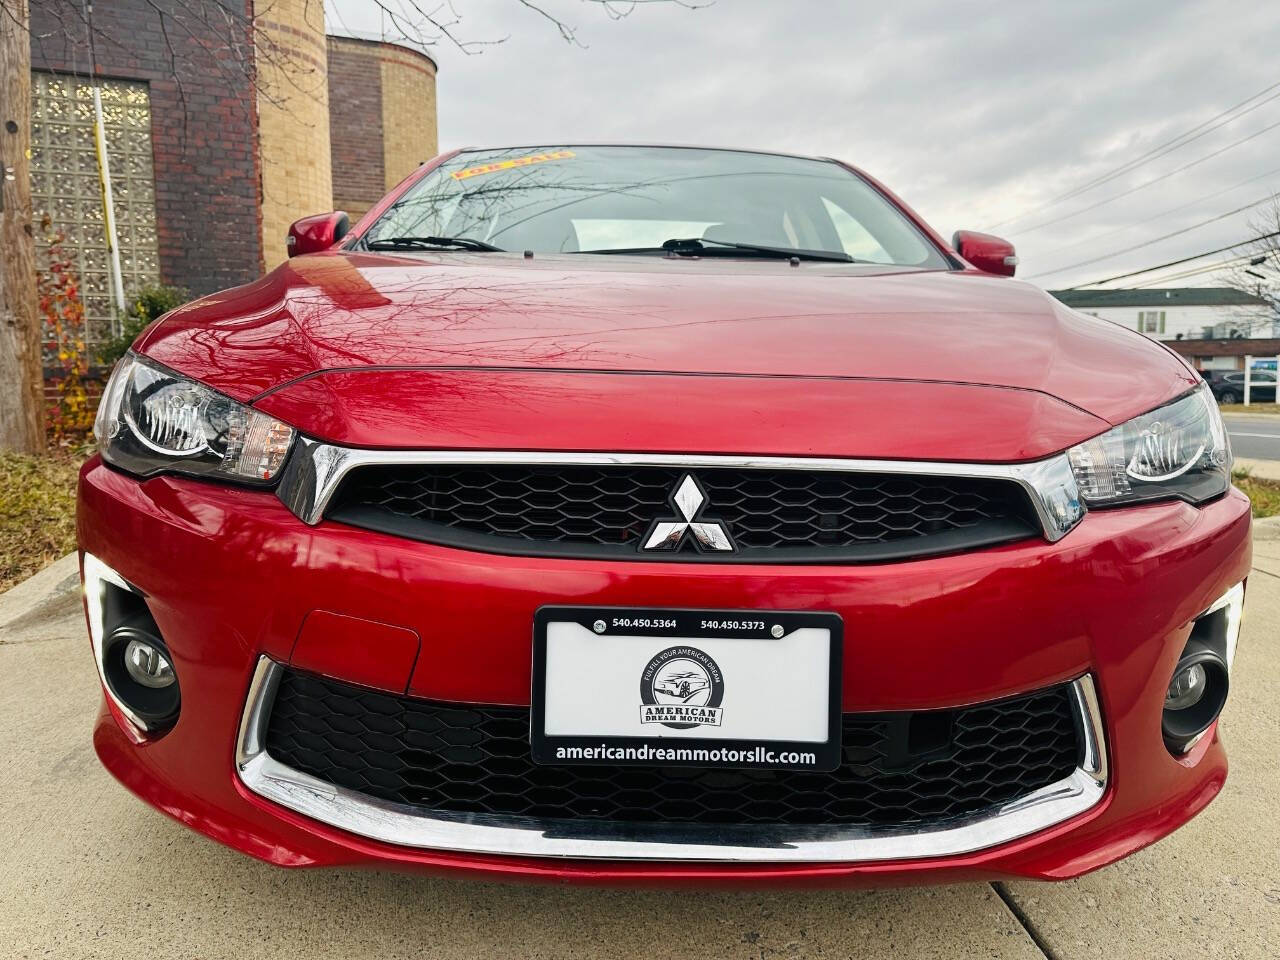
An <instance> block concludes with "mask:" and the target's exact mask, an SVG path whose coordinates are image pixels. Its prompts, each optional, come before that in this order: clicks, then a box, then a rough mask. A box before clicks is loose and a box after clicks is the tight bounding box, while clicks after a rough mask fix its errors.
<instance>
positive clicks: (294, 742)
mask: <svg viewBox="0 0 1280 960" xmlns="http://www.w3.org/2000/svg"><path fill="white" fill-rule="evenodd" d="M289 242H290V249H291V253H292V254H293V255H294V257H293V258H292V259H290V260H289V261H288V262H287V263H285V264H284V265H282V266H281V267H279V268H278V269H276V270H274V271H272V272H271V273H270V274H268V275H267V276H265V277H263V278H262V279H261V280H258V281H256V282H254V283H251V284H248V285H246V286H243V287H238V288H236V289H233V290H229V291H227V292H225V293H221V294H217V295H214V296H209V297H205V298H203V299H200V300H198V301H196V302H194V303H191V304H189V305H187V306H185V307H182V308H181V309H179V310H176V311H174V312H172V313H170V314H169V315H168V316H166V317H164V318H163V319H161V320H160V321H159V322H157V323H156V324H155V325H154V326H152V327H151V328H150V329H149V330H147V331H146V332H145V333H144V334H143V335H142V336H141V337H140V338H139V339H138V341H137V342H136V343H135V344H134V347H133V350H132V352H131V353H130V354H129V355H128V356H127V358H126V359H125V360H124V361H123V362H122V363H121V364H120V365H119V366H118V367H117V369H116V370H115V372H114V374H113V376H112V378H111V381H110V383H109V385H108V387H107V390H106V394H105V397H104V399H103V402H102V406H101V412H100V414H99V419H98V425H97V434H98V438H99V443H100V449H101V453H100V455H99V456H96V457H94V458H93V459H92V460H90V461H89V462H88V463H87V464H86V466H85V468H84V470H83V472H82V474H81V477H80V489H79V538H80V547H81V550H82V556H83V575H84V584H85V597H86V608H87V614H88V624H89V633H90V637H91V640H92V650H93V656H94V658H95V661H96V663H97V666H98V669H99V671H100V673H101V676H102V681H103V688H104V691H105V699H104V704H103V708H102V711H101V713H100V716H99V718H98V722H97V727H96V730H95V734H94V743H95V746H96V748H97V752H98V755H99V756H100V757H101V759H102V762H103V763H104V764H105V765H106V766H107V768H108V769H109V770H110V771H111V772H112V773H113V774H114V775H115V776H116V777H117V778H119V780H120V781H121V782H122V783H124V784H125V785H126V786H127V787H128V788H129V789H130V790H132V791H133V792H134V793H136V794H137V795H138V796H140V797H142V798H143V799H144V800H146V801H147V802H149V803H151V804H153V805H154V806H156V807H158V808H159V809H160V810H163V811H164V812H165V813H167V814H169V815H170V816H172V817H174V818H176V819H178V820H180V821H181V822H182V823H185V824H187V825H188V826H190V827H193V828H194V829H196V830H199V831H201V832H203V833H205V834H207V835H209V836H211V837H213V838H215V839H217V840H220V841H222V842H223V843H226V844H229V845H231V846H233V847H235V848H237V849H239V850H241V851H244V852H245V853H248V854H251V855H253V856H256V857H259V858H262V859H264V860H267V861H270V862H272V863H276V864H280V865H285V866H310V865H334V864H365V865H378V866H394V867H405V868H423V869H429V870H434V871H443V872H450V871H462V872H467V873H471V874H478V875H485V876H491V877H516V878H527V879H534V878H542V879H553V880H560V881H564V880H580V881H591V882H617V883H666V882H687V883H698V884H703V883H712V882H725V883H736V884H749V883H760V884H775V885H776V884H801V883H805V884H858V883H880V882H890V881H892V882H902V881H910V880H917V881H922V882H924V881H928V882H934V881H939V880H954V879H974V878H994V877H1034V878H1043V879H1060V878H1065V877H1073V876H1077V875H1079V874H1081V873H1084V872H1086V871H1089V870H1093V869H1095V868H1097V867H1100V866H1103V865H1104V864H1107V863H1110V862H1112V861H1114V860H1116V859H1118V858H1120V857H1123V856H1125V855H1127V854H1129V853H1132V852H1133V851H1135V850H1137V849H1139V848H1141V847H1143V846H1145V845H1146V844H1149V843H1151V842H1153V841H1154V840H1157V839H1158V838H1160V837H1161V836H1163V835H1165V834H1166V833H1168V832H1170V831H1171V830H1174V829H1175V828H1177V827H1178V826H1180V825H1181V824H1183V823H1185V822H1186V821H1187V820H1189V819H1190V818H1191V817H1193V816H1194V815H1195V814H1196V813H1197V812H1198V811H1200V810H1201V809H1203V808H1204V807H1205V805H1206V804H1208V803H1209V801H1210V800H1212V799H1213V797H1214V796H1215V795H1216V794H1217V792H1218V791H1219V790H1220V789H1221V788H1222V785H1223V782H1224V780H1225V777H1226V770H1227V766H1226V757H1225V754H1224V751H1223V747H1222V744H1221V742H1220V741H1219V738H1218V735H1217V732H1216V722H1217V717H1218V714H1219V711H1220V710H1221V709H1222V706H1223V703H1224V701H1225V699H1226V696H1227V690H1228V682H1229V676H1230V671H1231V663H1232V656H1233V653H1234V649H1235V644H1236V638H1237V636H1238V634H1239V630H1240V619H1241V613H1242V607H1243V598H1244V584H1245V577H1246V574H1247V572H1248V570H1249V565H1250V519H1249V503H1248V501H1247V500H1246V498H1245V497H1244V496H1243V495H1242V494H1241V493H1239V492H1238V491H1237V490H1235V489H1234V488H1233V487H1232V486H1231V483H1230V465H1231V453H1230V450H1229V447H1228V443H1227V438H1226V436H1225V433H1224V430H1223V426H1222V422H1221V420H1220V419H1219V416H1218V413H1217V408H1216V406H1215V404H1214V402H1213V398H1212V396H1211V395H1210V394H1209V393H1208V392H1207V390H1206V388H1205V386H1204V385H1203V383H1202V382H1201V381H1200V379H1199V378H1198V376H1197V375H1196V374H1195V372H1194V371H1193V370H1192V369H1191V368H1189V367H1188V366H1187V364H1186V363H1185V362H1183V361H1182V360H1181V359H1180V358H1179V357H1177V356H1176V355H1175V354H1173V353H1172V352H1170V351H1169V350H1167V349H1165V348H1164V347H1163V346H1161V345H1160V344H1158V343H1154V342H1152V341H1150V340H1148V339H1147V338H1145V337H1143V336H1141V335H1139V334H1137V333H1135V332H1132V331H1129V330H1125V329H1122V328H1120V327H1118V326H1115V325H1112V324H1110V323H1107V322H1105V321H1101V320H1098V319H1095V318H1092V317H1088V316H1084V315H1081V314H1079V313H1075V312H1073V311H1072V310H1070V309H1068V308H1066V307H1064V306H1063V305H1061V304H1059V303H1058V302H1056V301H1054V300H1053V299H1051V298H1050V297H1048V296H1047V295H1046V294H1045V293H1044V292H1043V291H1041V290H1039V289H1037V288H1035V287H1033V286H1031V285H1029V284H1026V283H1023V282H1020V281H1015V280H1011V279H1009V275H1010V274H1012V273H1013V265H1014V263H1015V262H1016V261H1015V260H1014V257H1013V250H1012V248H1011V247H1009V246H1008V245H1007V244H1005V243H1003V242H1002V241H999V240H997V239H995V238H992V237H987V236H984V235H981V234H971V233H960V234H957V235H956V238H955V240H954V241H953V243H951V244H948V243H946V242H945V241H943V240H942V239H941V238H940V237H939V236H938V235H937V234H936V233H935V232H933V231H932V230H931V229H930V228H929V227H928V226H927V225H925V224H924V223H923V222H922V221H921V220H920V218H919V217H917V216H916V215H915V214H914V213H912V212H911V211H910V210H909V209H908V208H907V207H906V206H905V205H904V204H903V203H902V202H901V201H899V200H898V199H897V198H896V197H894V196H893V194H891V193H890V192H889V191H887V190H886V189H885V188H884V187H882V186H881V185H880V184H878V183H877V182H876V181H875V180H873V179H871V178H870V177H868V176H866V175H865V174H863V173H861V172H859V171H857V170H855V169H853V168H852V167H849V166H846V165H844V164H842V163H839V162H837V161H833V160H826V159H816V158H806V157H795V156H784V155H779V154H773V153H763V152H761V153H753V152H744V151H724V150H707V149H694V148H674V147H652V146H633V147H626V146H558V147H551V148H542V147H540V148H514V149H497V150H466V151H461V152H458V153H454V154H449V155H447V156H444V157H441V158H439V159H437V160H436V161H434V162H433V163H431V164H428V165H426V166H424V167H423V168H421V169H420V170H419V171H418V172H416V173H415V174H414V175H413V176H412V177H410V178H409V179H408V180H407V181H406V182H405V183H403V184H402V185H400V186H399V187H398V188H397V189H395V190H394V191H393V192H392V193H391V194H390V195H389V196H388V197H387V198H386V199H384V200H383V201H382V202H381V203H380V204H379V205H378V206H377V207H375V208H374V209H373V210H372V211H370V212H369V214H368V215H367V216H365V217H364V218H363V219H361V220H360V222H359V223H358V224H357V225H356V226H355V227H354V228H353V229H350V230H348V226H347V218H346V216H345V215H344V214H330V215H326V216H322V217H313V218H308V219H306V220H302V221H299V222H298V223H297V224H295V226H294V228H293V230H292V231H291V234H290V238H289ZM676 674H679V675H682V676H690V677H694V678H696V680H697V683H698V684H699V685H705V691H704V692H705V697H704V696H703V695H699V697H698V698H697V703H696V704H692V703H689V704H686V703H684V702H682V701H679V699H678V698H674V697H671V696H669V695H668V694H666V693H665V692H664V691H665V689H666V683H667V680H666V679H664V678H667V677H669V676H674V675H676Z"/></svg>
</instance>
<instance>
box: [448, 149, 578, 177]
mask: <svg viewBox="0 0 1280 960" xmlns="http://www.w3.org/2000/svg"><path fill="white" fill-rule="evenodd" d="M576 156H577V154H576V153H574V152H573V151H572V150H552V151H550V152H548V153H535V154H531V155H530V156H527V157H516V158H514V159H512V160H499V161H498V162H497V163H482V164H480V165H479V166H478V167H467V168H466V169H465V170H455V171H454V172H453V173H451V174H449V176H451V177H453V179H455V180H466V179H467V178H468V177H479V176H483V175H484V174H486V173H497V172H498V171H499V170H514V169H516V168H517V167H529V166H532V165H533V164H535V163H548V162H550V161H552V160H572V159H573V158H574V157H576Z"/></svg>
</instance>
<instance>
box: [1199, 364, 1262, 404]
mask: <svg viewBox="0 0 1280 960" xmlns="http://www.w3.org/2000/svg"><path fill="white" fill-rule="evenodd" d="M1204 378H1205V382H1206V383H1208V384H1209V389H1210V390H1212V391H1213V396H1214V398H1215V399H1216V400H1217V401H1218V402H1219V403H1239V402H1240V401H1242V400H1243V399H1244V371H1243V370H1231V371H1228V372H1226V373H1219V372H1209V373H1206V374H1205V375H1204ZM1249 400H1250V402H1253V403H1275V402H1276V374H1275V371H1274V370H1254V371H1253V375H1252V377H1251V380H1250V384H1249Z"/></svg>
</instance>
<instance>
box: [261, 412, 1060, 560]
mask: <svg viewBox="0 0 1280 960" xmlns="http://www.w3.org/2000/svg"><path fill="white" fill-rule="evenodd" d="M419 464H451V465H475V464H489V465H492V464H523V465H531V466H572V467H583V466H587V467H597V466H645V467H680V468H687V469H699V468H704V469H707V468H714V467H737V468H741V469H764V470H823V471H834V472H840V473H898V474H905V475H910V476H918V477H977V478H982V479H991V480H1012V481H1013V482H1015V483H1017V484H1019V485H1020V486H1021V487H1022V488H1023V490H1025V491H1026V492H1027V494H1028V496H1029V497H1030V498H1031V502H1032V504H1033V505H1034V507H1035V511H1036V516H1037V518H1038V519H1039V521H1040V527H1041V530H1042V531H1043V533H1044V535H1045V538H1046V539H1048V540H1050V541H1055V540H1060V539H1061V538H1062V537H1064V536H1066V535H1067V533H1068V532H1070V530H1071V528H1072V527H1074V526H1075V524H1076V522H1077V521H1079V519H1080V518H1081V517H1082V516H1083V515H1084V505H1083V501H1082V500H1081V499H1080V492H1079V490H1078V488H1077V486H1076V481H1075V475H1074V474H1073V473H1072V472H1071V466H1070V464H1069V463H1068V461H1067V455H1066V454H1065V453H1060V454H1057V455H1055V456H1052V457H1048V458H1047V459H1044V460H1036V461H1033V462H1031V463H948V462H945V461H926V460H862V459H845V458H832V457H753V456H722V455H718V454H683V453H682V454H667V453H545V452H538V451H528V450H524V451H520V450H366V449H361V448H356V447H340V446H336V445H334V444H330V443H322V442H320V441H318V440H312V439H310V438H309V437H302V436H300V437H298V439H297V442H296V443H295V445H294V449H293V452H292V453H291V454H290V455H289V460H288V462H287V463H286V464H285V467H284V471H283V472H282V473H281V476H280V484H279V486H278V487H277V488H276V493H277V495H278V496H279V497H280V499H281V500H282V501H283V502H284V504H285V506H287V507H288V508H289V509H290V510H291V511H293V513H294V514H295V515H296V516H297V517H298V518H299V519H301V520H302V521H303V522H304V523H308V524H311V525H313V526H314V525H315V524H317V523H319V522H320V520H321V518H322V517H323V516H324V511H325V508H326V507H327V506H328V505H329V500H330V498H332V496H333V494H334V491H336V490H337V489H338V484H339V483H341V482H342V478H343V477H345V476H346V475H347V474H348V473H350V472H351V471H352V470H354V469H356V468H357V467H366V466H415V465H419Z"/></svg>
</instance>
